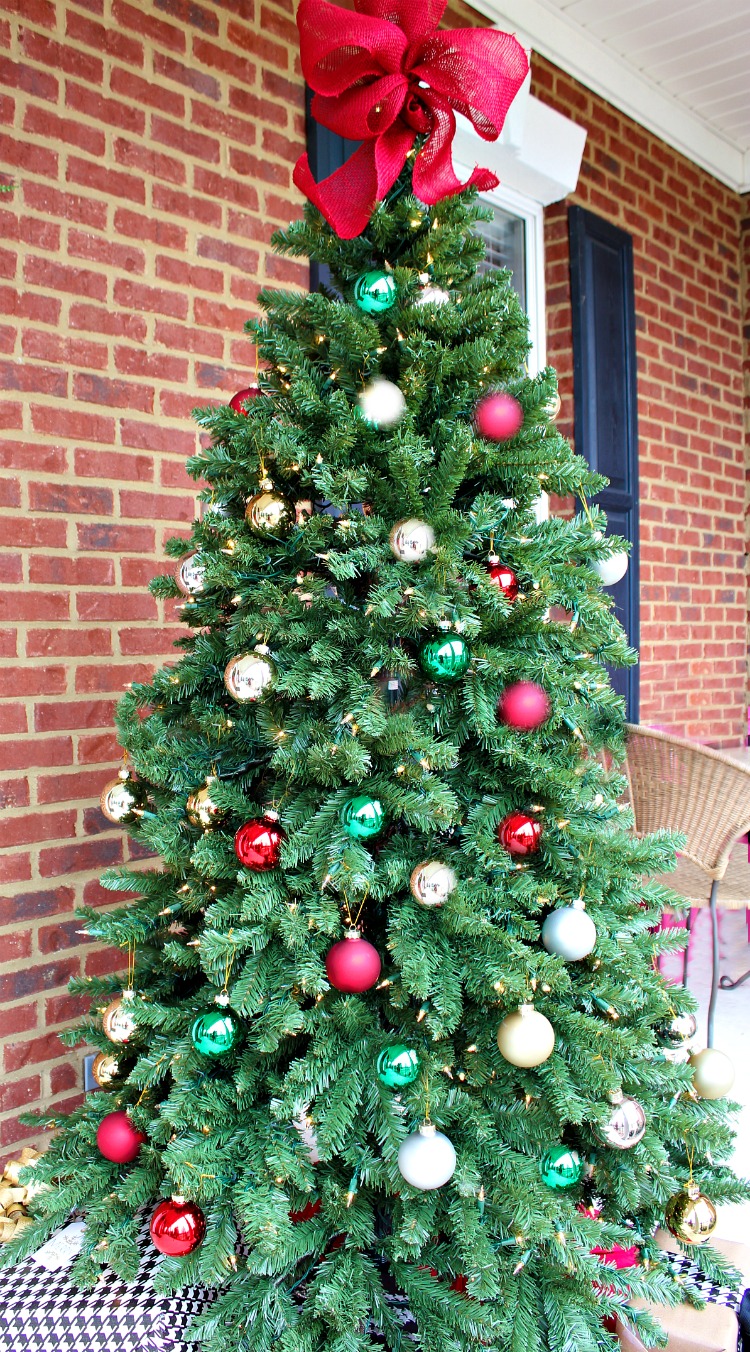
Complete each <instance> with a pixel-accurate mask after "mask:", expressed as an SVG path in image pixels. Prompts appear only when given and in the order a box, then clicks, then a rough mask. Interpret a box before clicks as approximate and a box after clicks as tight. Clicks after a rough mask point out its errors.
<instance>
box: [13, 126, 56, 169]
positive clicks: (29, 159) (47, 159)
mask: <svg viewBox="0 0 750 1352" xmlns="http://www.w3.org/2000/svg"><path fill="white" fill-rule="evenodd" d="M0 159H2V161H3V163H4V164H8V165H14V166H16V167H18V168H20V167H21V166H23V170H24V173H27V174H38V175H39V177H40V178H56V177H57V154H56V152H55V151H54V150H47V149H46V148H45V147H44V146H37V145H34V143H33V141H26V140H22V139H21V138H20V137H13V136H0Z"/></svg>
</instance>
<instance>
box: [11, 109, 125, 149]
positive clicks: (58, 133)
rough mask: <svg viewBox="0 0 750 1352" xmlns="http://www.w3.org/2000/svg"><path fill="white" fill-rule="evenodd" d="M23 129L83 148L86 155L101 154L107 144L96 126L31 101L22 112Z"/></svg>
mask: <svg viewBox="0 0 750 1352" xmlns="http://www.w3.org/2000/svg"><path fill="white" fill-rule="evenodd" d="M23 129H24V131H27V132H31V133H32V134H34V133H36V134H37V135H40V136H49V137H54V139H55V140H56V141H63V142H64V143H65V144H66V145H71V146H76V147H77V149H78V150H85V151H86V154H87V155H95V156H101V155H103V154H104V151H105V147H106V144H107V143H106V138H105V136H104V132H103V131H100V130H99V128H98V127H89V126H87V124H86V123H85V122H81V121H80V119H78V118H73V117H57V116H56V115H55V114H54V113H52V112H50V110H49V108H41V107H39V106H38V105H37V104H33V103H31V104H29V106H28V107H27V109H26V112H25V113H24V118H23Z"/></svg>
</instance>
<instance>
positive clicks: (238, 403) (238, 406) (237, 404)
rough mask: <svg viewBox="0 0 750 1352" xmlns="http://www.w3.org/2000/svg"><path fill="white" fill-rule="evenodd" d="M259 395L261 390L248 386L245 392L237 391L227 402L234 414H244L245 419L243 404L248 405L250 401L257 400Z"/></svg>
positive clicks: (254, 386) (245, 413)
mask: <svg viewBox="0 0 750 1352" xmlns="http://www.w3.org/2000/svg"><path fill="white" fill-rule="evenodd" d="M259 394H262V390H260V389H258V386H257V385H249V386H248V388H247V389H246V390H238V391H237V393H236V394H233V395H232V398H231V399H230V400H229V407H230V408H232V409H234V411H235V413H244V415H245V417H247V414H248V410H247V409H246V408H245V404H246V403H249V401H250V400H251V399H257V398H258V395H259Z"/></svg>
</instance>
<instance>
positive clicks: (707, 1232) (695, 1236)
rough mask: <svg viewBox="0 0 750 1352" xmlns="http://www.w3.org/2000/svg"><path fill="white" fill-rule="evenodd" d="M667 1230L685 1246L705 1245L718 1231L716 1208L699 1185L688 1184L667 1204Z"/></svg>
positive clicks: (665, 1215)
mask: <svg viewBox="0 0 750 1352" xmlns="http://www.w3.org/2000/svg"><path fill="white" fill-rule="evenodd" d="M664 1219H665V1221H666V1223H667V1229H668V1230H669V1233H670V1234H671V1235H674V1237H675V1239H681V1240H682V1242H683V1244H705V1243H706V1241H707V1240H709V1239H710V1238H711V1236H712V1234H713V1232H714V1230H715V1229H716V1207H715V1206H714V1204H713V1202H711V1201H710V1200H709V1198H708V1197H704V1196H703V1193H702V1192H701V1190H700V1188H699V1187H698V1184H697V1183H688V1184H687V1185H686V1187H685V1189H684V1190H683V1191H682V1192H678V1193H676V1194H675V1196H674V1197H672V1198H670V1200H669V1201H668V1202H667V1209H666V1211H665V1213H664Z"/></svg>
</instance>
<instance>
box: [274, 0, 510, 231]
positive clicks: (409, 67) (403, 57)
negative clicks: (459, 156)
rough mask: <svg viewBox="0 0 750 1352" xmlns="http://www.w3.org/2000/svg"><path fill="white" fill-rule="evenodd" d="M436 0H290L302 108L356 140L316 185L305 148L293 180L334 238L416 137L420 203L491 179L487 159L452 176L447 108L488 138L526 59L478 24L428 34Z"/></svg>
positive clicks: (441, 4) (491, 183)
mask: <svg viewBox="0 0 750 1352" xmlns="http://www.w3.org/2000/svg"><path fill="white" fill-rule="evenodd" d="M444 9H445V0H438V3H436V4H429V5H425V4H424V0H399V3H398V4H397V5H392V6H391V7H390V9H389V8H388V6H386V5H383V4H382V3H376V0H361V3H360V4H359V5H358V10H359V13H357V14H351V13H349V12H348V11H347V10H344V9H341V8H339V6H338V5H332V4H329V3H328V0H302V4H301V5H300V7H299V9H298V10H297V23H298V25H299V30H300V48H301V52H302V70H303V73H304V76H305V79H306V81H307V83H308V84H309V85H310V86H311V88H312V89H314V90H315V97H314V98H313V101H312V115H313V117H314V118H315V120H316V122H320V123H322V125H323V126H324V127H328V128H329V129H330V130H331V131H334V132H338V133H339V135H340V136H345V137H349V138H350V139H351V140H353V141H361V142H363V144H362V145H360V146H359V148H358V149H357V150H355V152H354V154H353V155H352V156H351V158H350V159H349V160H348V161H347V162H346V164H344V165H343V166H342V167H341V168H340V169H337V170H336V171H335V172H334V173H333V174H330V175H329V177H328V178H326V179H324V180H323V182H322V183H316V182H315V180H314V178H313V176H312V173H311V171H310V165H309V163H308V159H307V155H303V156H302V158H301V159H299V160H298V161H297V164H296V167H295V170H294V182H295V184H296V186H297V187H298V188H300V189H301V190H302V192H303V193H304V194H305V196H306V197H309V199H310V201H311V202H314V204H315V206H316V207H317V208H318V210H319V211H321V212H322V213H323V215H324V216H325V218H326V220H327V221H328V222H329V224H331V225H332V226H333V228H334V230H335V231H336V233H337V234H338V235H339V236H340V238H341V239H354V237H355V236H356V235H359V234H361V233H362V231H363V230H364V229H365V227H366V225H367V222H368V221H369V219H370V216H371V215H372V210H373V206H374V204H375V203H376V202H381V201H382V200H383V198H384V197H385V195H386V193H387V192H388V191H389V189H390V188H391V187H392V186H393V184H394V183H395V182H396V179H397V178H398V176H399V174H400V172H401V170H402V168H403V166H404V164H405V163H406V157H407V155H408V153H409V151H410V150H411V147H412V145H413V144H414V140H415V138H416V136H417V135H418V134H419V135H423V136H425V137H426V139H425V142H424V144H423V145H420V147H419V150H418V153H417V156H416V158H415V160H414V166H413V170H412V179H413V191H414V195H415V196H416V197H418V198H419V200H420V202H425V203H427V204H428V205H431V204H433V203H435V202H439V201H440V200H441V199H442V198H443V197H452V196H453V195H454V194H455V193H457V192H460V191H461V190H462V188H464V187H469V186H475V187H477V188H478V189H479V191H480V192H487V191H488V190H489V189H490V188H495V187H497V182H498V180H497V178H496V176H495V174H493V173H492V172H491V170H489V169H480V168H476V169H475V170H474V172H473V174H472V175H471V177H470V179H469V180H468V182H467V183H466V184H462V183H461V182H460V181H459V179H458V178H457V177H456V175H455V173H454V170H453V164H452V160H451V142H452V140H453V136H454V134H455V130H456V119H455V115H454V111H453V110H454V109H458V111H459V112H461V113H464V114H465V115H466V117H468V118H470V119H471V121H472V122H473V123H474V126H475V127H476V129H477V131H478V132H479V134H480V136H482V137H484V139H485V141H496V140H497V138H498V136H499V135H500V131H501V130H502V126H503V122H504V121H505V115H506V113H507V111H508V109H509V107H510V105H511V103H512V102H513V99H514V98H515V96H516V94H517V93H518V90H519V89H520V87H521V85H522V84H523V82H524V80H525V78H526V73H527V71H528V58H527V56H526V53H525V51H524V50H523V48H522V46H521V44H520V43H519V42H518V41H517V40H516V38H514V37H511V35H510V34H509V33H499V32H497V31H494V30H492V29H489V28H454V29H447V30H445V29H444V30H442V31H440V32H438V25H439V23H440V19H441V18H442V14H443V10H444Z"/></svg>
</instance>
